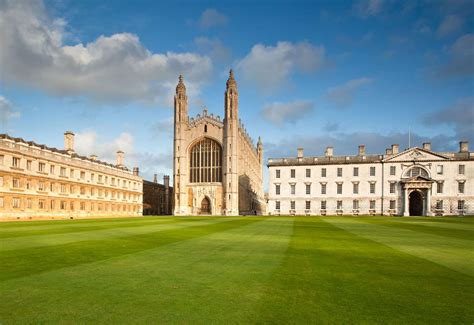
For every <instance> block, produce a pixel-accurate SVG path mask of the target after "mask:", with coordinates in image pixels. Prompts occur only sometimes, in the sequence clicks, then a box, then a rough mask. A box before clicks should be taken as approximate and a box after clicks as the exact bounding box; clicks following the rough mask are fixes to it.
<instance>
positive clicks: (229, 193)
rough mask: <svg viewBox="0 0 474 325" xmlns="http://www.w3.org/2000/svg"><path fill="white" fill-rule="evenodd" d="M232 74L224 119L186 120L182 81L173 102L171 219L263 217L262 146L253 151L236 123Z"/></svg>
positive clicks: (236, 100) (180, 80) (235, 102)
mask: <svg viewBox="0 0 474 325" xmlns="http://www.w3.org/2000/svg"><path fill="white" fill-rule="evenodd" d="M238 98H239V94H238V91H237V83H236V81H235V79H234V75H233V72H232V70H231V71H230V74H229V78H228V80H227V87H226V91H225V95H224V119H223V120H221V118H220V117H219V116H214V115H213V114H208V112H207V109H204V111H203V113H202V115H201V114H198V115H197V117H196V118H189V116H188V98H187V96H186V87H185V85H184V82H183V78H182V76H180V78H179V83H178V85H177V87H176V95H175V98H174V113H175V114H174V168H173V169H174V173H173V176H174V177H173V182H174V186H173V189H174V215H199V214H205V215H239V214H264V213H265V201H264V198H263V184H262V182H263V178H262V173H263V170H262V169H263V144H262V141H261V140H260V138H259V141H258V143H257V145H256V146H255V145H254V143H253V141H252V139H251V138H250V136H249V135H248V133H247V132H246V130H245V128H244V126H243V124H242V123H241V121H240V120H239V100H238Z"/></svg>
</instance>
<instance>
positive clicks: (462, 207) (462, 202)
mask: <svg viewBox="0 0 474 325" xmlns="http://www.w3.org/2000/svg"><path fill="white" fill-rule="evenodd" d="M458 210H464V200H459V201H458Z"/></svg>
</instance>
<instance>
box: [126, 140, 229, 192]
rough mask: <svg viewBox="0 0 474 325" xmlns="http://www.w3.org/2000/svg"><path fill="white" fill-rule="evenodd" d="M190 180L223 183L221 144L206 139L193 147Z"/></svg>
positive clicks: (193, 181)
mask: <svg viewBox="0 0 474 325" xmlns="http://www.w3.org/2000/svg"><path fill="white" fill-rule="evenodd" d="M190 179H191V183H209V182H222V148H221V146H220V144H219V143H217V142H216V141H214V140H211V139H209V138H204V139H203V140H201V141H199V142H198V143H196V144H195V145H194V146H193V147H192V149H191V151H190ZM123 182H124V183H123V186H124V187H125V181H123Z"/></svg>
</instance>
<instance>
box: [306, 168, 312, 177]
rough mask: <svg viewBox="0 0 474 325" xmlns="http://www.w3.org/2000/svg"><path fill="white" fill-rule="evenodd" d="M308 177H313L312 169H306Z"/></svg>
mask: <svg viewBox="0 0 474 325" xmlns="http://www.w3.org/2000/svg"><path fill="white" fill-rule="evenodd" d="M306 177H311V169H309V168H306Z"/></svg>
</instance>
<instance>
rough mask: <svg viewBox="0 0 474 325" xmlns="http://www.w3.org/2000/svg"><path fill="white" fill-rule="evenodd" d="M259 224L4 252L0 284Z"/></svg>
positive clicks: (211, 225)
mask: <svg viewBox="0 0 474 325" xmlns="http://www.w3.org/2000/svg"><path fill="white" fill-rule="evenodd" d="M258 221H261V219H241V220H235V219H214V220H211V221H209V222H207V223H204V224H196V225H193V224H188V226H187V227H186V226H184V227H183V226H179V225H175V228H174V229H161V230H157V231H153V232H151V231H150V232H147V233H142V234H138V235H137V234H135V235H128V236H120V237H115V238H111V237H104V238H101V239H98V240H84V241H74V242H72V243H68V244H62V245H54V246H44V247H34V248H28V249H20V250H12V251H5V252H2V253H1V254H0V281H4V280H8V279H14V278H18V277H24V276H30V275H33V274H38V273H42V272H46V271H51V270H55V269H60V268H64V267H71V266H76V265H81V264H85V263H92V262H95V261H99V260H104V259H108V258H112V257H116V256H121V255H126V254H132V253H136V252H139V251H143V250H147V249H151V248H155V247H158V246H162V245H166V244H170V243H173V242H177V241H182V240H187V239H191V238H195V237H200V236H205V235H208V234H210V233H213V232H218V231H224V230H228V229H232V228H236V227H241V226H244V225H246V224H250V223H254V222H258Z"/></svg>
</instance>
